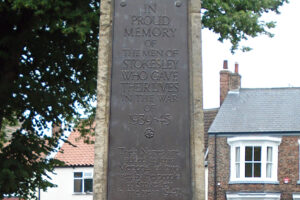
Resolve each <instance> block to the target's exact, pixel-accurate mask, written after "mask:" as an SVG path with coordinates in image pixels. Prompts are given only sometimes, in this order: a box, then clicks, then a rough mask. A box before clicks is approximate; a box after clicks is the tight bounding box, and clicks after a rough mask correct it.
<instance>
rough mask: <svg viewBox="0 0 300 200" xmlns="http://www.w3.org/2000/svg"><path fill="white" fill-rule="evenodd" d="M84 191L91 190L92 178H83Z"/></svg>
mask: <svg viewBox="0 0 300 200" xmlns="http://www.w3.org/2000/svg"><path fill="white" fill-rule="evenodd" d="M84 192H93V179H84Z"/></svg>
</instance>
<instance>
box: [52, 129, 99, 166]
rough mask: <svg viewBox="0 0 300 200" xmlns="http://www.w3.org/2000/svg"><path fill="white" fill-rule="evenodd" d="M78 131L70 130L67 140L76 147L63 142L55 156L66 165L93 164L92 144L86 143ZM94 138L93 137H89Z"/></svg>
mask: <svg viewBox="0 0 300 200" xmlns="http://www.w3.org/2000/svg"><path fill="white" fill-rule="evenodd" d="M79 137H80V133H79V132H78V131H74V132H72V133H71V134H70V135H69V137H68V141H69V142H71V143H72V144H73V145H75V146H76V147H74V146H72V145H70V144H68V143H64V144H63V145H62V147H61V150H62V151H63V152H61V151H59V152H58V153H57V154H56V156H55V158H56V159H58V160H60V161H63V162H65V164H66V166H90V165H94V144H86V143H84V140H83V139H82V138H79ZM91 140H92V141H93V140H94V137H91Z"/></svg>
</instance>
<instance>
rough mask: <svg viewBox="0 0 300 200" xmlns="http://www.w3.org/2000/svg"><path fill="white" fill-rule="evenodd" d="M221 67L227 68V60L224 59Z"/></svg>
mask: <svg viewBox="0 0 300 200" xmlns="http://www.w3.org/2000/svg"><path fill="white" fill-rule="evenodd" d="M223 69H228V61H227V60H224V62H223Z"/></svg>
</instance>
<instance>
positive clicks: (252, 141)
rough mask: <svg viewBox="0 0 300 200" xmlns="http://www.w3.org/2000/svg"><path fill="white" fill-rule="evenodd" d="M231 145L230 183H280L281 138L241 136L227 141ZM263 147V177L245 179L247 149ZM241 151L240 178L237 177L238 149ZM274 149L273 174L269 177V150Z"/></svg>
mask: <svg viewBox="0 0 300 200" xmlns="http://www.w3.org/2000/svg"><path fill="white" fill-rule="evenodd" d="M227 143H228V144H229V145H230V182H229V183H251V182H253V183H274V184H277V183H278V178H277V170H278V146H279V145H280V143H281V138H280V137H270V136H241V137H230V138H228V139H227ZM246 146H260V147H261V177H245V156H244V155H245V147H246ZM237 147H239V149H240V161H239V163H240V173H239V174H240V176H239V177H236V174H237V172H236V162H235V161H236V160H235V157H236V152H235V151H236V148H237ZM268 147H272V173H271V177H267V148H268Z"/></svg>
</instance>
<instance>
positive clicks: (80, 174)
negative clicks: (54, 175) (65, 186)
mask: <svg viewBox="0 0 300 200" xmlns="http://www.w3.org/2000/svg"><path fill="white" fill-rule="evenodd" d="M74 177H75V178H80V177H82V172H74Z"/></svg>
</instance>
